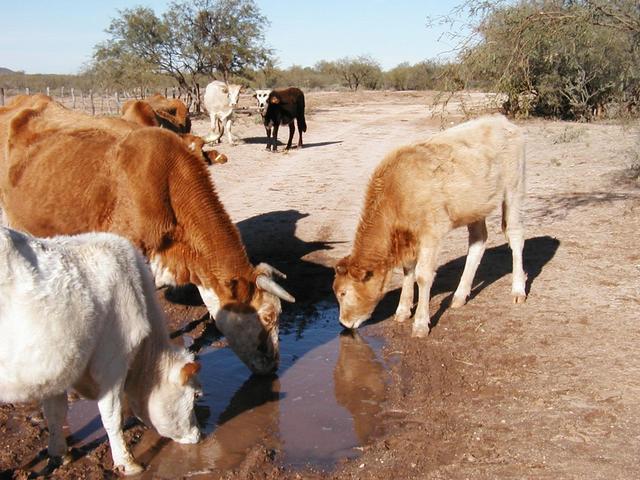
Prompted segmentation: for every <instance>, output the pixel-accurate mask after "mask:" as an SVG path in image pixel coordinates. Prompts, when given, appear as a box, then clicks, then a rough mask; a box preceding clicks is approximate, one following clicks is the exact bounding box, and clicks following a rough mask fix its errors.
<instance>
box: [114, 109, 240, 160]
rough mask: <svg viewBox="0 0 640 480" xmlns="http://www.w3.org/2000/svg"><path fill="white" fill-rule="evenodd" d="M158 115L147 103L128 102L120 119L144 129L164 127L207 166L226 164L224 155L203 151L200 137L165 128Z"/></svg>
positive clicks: (175, 128)
mask: <svg viewBox="0 0 640 480" xmlns="http://www.w3.org/2000/svg"><path fill="white" fill-rule="evenodd" d="M180 103H182V102H180ZM185 108H186V107H185ZM158 114H159V112H156V111H155V110H154V109H153V107H152V106H151V104H150V103H149V102H148V101H144V100H128V101H126V102H125V103H124V104H123V105H122V117H121V118H123V119H124V120H127V121H130V122H133V123H135V124H137V125H141V126H145V127H162V126H164V127H166V128H167V129H168V130H171V131H173V132H176V133H178V134H179V135H180V137H181V138H182V139H183V141H184V142H185V144H186V145H187V146H188V147H189V149H190V150H191V151H192V152H193V153H195V154H196V155H198V156H199V157H200V158H202V160H204V161H205V162H206V163H207V164H208V165H212V164H222V163H227V160H228V158H227V156H226V155H224V154H221V153H219V152H218V151H216V150H206V151H205V150H203V147H204V145H205V142H204V140H203V139H202V138H201V137H198V136H196V135H192V134H190V133H180V130H181V129H180V128H179V127H178V126H176V125H173V124H170V125H169V126H167V125H166V123H165V122H161V120H162V119H161V118H160V117H159V116H158Z"/></svg>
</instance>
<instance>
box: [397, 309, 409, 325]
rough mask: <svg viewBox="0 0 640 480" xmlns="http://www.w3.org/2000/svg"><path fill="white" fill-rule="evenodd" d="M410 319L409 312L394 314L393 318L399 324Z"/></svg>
mask: <svg viewBox="0 0 640 480" xmlns="http://www.w3.org/2000/svg"><path fill="white" fill-rule="evenodd" d="M410 318H411V312H410V311H401V312H396V314H395V315H394V316H393V319H394V320H395V321H396V322H399V323H402V322H405V321H407V320H409V319H410Z"/></svg>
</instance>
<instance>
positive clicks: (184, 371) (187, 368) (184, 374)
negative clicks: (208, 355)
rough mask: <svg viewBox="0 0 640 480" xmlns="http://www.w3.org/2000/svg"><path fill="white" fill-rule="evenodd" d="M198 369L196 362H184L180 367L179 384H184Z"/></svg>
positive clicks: (198, 365)
mask: <svg viewBox="0 0 640 480" xmlns="http://www.w3.org/2000/svg"><path fill="white" fill-rule="evenodd" d="M199 371H200V364H199V363H198V362H189V363H185V364H184V365H183V366H182V368H181V369H180V385H186V384H187V382H188V381H189V380H191V378H192V377H193V376H194V375H195V374H196V373H198V372H199Z"/></svg>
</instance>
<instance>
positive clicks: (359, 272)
mask: <svg viewBox="0 0 640 480" xmlns="http://www.w3.org/2000/svg"><path fill="white" fill-rule="evenodd" d="M349 275H350V276H351V277H353V278H354V279H355V280H358V281H359V282H366V281H367V280H369V279H370V278H371V277H373V271H372V270H367V269H366V268H362V267H359V266H358V265H350V266H349Z"/></svg>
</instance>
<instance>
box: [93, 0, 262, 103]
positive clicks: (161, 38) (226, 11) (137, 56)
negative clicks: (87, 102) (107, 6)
mask: <svg viewBox="0 0 640 480" xmlns="http://www.w3.org/2000/svg"><path fill="white" fill-rule="evenodd" d="M118 13H119V16H118V17H117V18H115V19H113V20H112V22H111V24H110V25H109V27H108V29H107V33H108V34H109V35H110V38H109V39H108V40H107V41H106V42H103V43H101V44H99V45H97V46H96V48H95V53H94V63H93V66H92V67H93V70H95V71H96V72H100V73H101V74H102V75H106V76H109V75H112V76H113V77H115V78H118V79H123V80H127V81H128V80H131V79H135V78H136V77H140V76H141V75H143V74H145V73H146V74H148V73H153V74H157V75H166V76H169V77H171V78H172V79H173V80H174V81H175V82H176V83H177V84H178V87H179V88H180V89H182V90H184V91H185V92H187V93H188V95H189V96H190V97H191V98H192V99H193V101H194V103H195V108H196V111H199V110H200V83H199V80H200V79H201V78H203V76H204V77H206V78H210V77H212V76H213V77H215V78H221V79H223V80H227V79H228V78H229V77H230V76H231V75H238V74H241V73H242V72H243V71H244V70H245V69H249V68H259V67H262V66H263V65H264V64H265V63H266V62H267V60H268V59H269V57H270V55H271V51H270V50H269V49H268V48H267V47H265V46H264V28H265V26H266V25H267V24H268V23H267V19H266V18H265V17H264V16H263V15H262V14H261V13H260V10H259V9H258V7H257V6H256V4H255V2H254V1H253V0H186V1H182V2H174V3H172V4H171V5H170V6H169V9H168V10H167V12H166V13H164V14H163V15H162V16H161V17H159V16H157V15H156V14H155V13H154V11H153V10H152V9H150V8H147V7H136V8H131V9H125V10H122V11H119V12H118ZM134 81H135V80H134ZM189 103H191V102H189Z"/></svg>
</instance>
